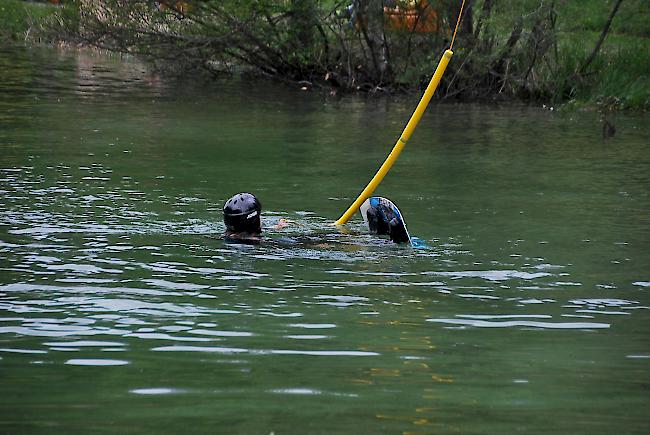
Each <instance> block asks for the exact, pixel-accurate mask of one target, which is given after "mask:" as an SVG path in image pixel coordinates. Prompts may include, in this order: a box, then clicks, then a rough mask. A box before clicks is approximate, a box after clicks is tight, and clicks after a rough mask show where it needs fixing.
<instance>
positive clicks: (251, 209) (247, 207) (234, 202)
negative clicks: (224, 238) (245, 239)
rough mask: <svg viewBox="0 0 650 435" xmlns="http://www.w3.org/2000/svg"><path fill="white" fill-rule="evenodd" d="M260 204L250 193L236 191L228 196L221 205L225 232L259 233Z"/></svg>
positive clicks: (260, 227) (260, 225) (260, 230)
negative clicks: (231, 195) (236, 192)
mask: <svg viewBox="0 0 650 435" xmlns="http://www.w3.org/2000/svg"><path fill="white" fill-rule="evenodd" d="M261 213H262V204H261V203H260V201H259V200H258V199H257V198H256V197H255V195H253V194H250V193H238V194H236V195H235V196H233V197H232V198H230V199H229V200H228V201H226V203H225V204H224V206H223V222H224V223H225V224H226V233H227V234H230V235H232V234H233V233H247V234H260V233H261V232H262V222H261V220H260V214H261Z"/></svg>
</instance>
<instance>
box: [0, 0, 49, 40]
mask: <svg viewBox="0 0 650 435" xmlns="http://www.w3.org/2000/svg"><path fill="white" fill-rule="evenodd" d="M56 9H57V8H56V7H55V6H51V5H47V4H43V3H27V2H24V1H19V0H2V1H1V2H0V41H2V40H12V41H20V40H25V38H26V37H27V33H28V32H29V30H30V29H31V28H32V27H33V25H34V24H35V23H38V22H40V21H41V20H43V19H44V18H45V17H47V16H49V15H51V14H52V13H54V12H55V11H56Z"/></svg>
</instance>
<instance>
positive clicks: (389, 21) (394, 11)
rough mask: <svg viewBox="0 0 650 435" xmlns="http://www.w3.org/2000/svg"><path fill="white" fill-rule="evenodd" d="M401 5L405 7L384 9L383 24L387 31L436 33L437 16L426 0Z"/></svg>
mask: <svg viewBox="0 0 650 435" xmlns="http://www.w3.org/2000/svg"><path fill="white" fill-rule="evenodd" d="M402 3H403V4H406V6H399V5H398V6H395V7H387V6H385V7H384V24H385V26H386V28H387V29H390V30H403V31H407V32H416V33H433V32H437V31H438V14H437V12H436V11H435V9H433V7H431V5H430V4H429V2H428V1H427V0H419V1H417V0H415V1H407V2H402Z"/></svg>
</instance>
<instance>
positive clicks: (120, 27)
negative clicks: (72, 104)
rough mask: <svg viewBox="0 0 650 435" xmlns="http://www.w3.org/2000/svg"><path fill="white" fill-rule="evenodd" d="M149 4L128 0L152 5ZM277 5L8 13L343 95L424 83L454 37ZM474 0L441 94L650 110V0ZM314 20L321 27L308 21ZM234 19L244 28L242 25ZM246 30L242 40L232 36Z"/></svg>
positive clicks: (8, 18)
mask: <svg viewBox="0 0 650 435" xmlns="http://www.w3.org/2000/svg"><path fill="white" fill-rule="evenodd" d="M139 3H141V2H138V1H134V2H132V3H130V4H129V6H128V7H126V8H127V9H129V8H135V7H139V8H142V7H149V6H143V5H145V3H142V4H139ZM177 3H178V2H177ZM181 3H182V2H181ZM248 3H251V4H253V3H254V2H248ZM275 3H277V5H275V9H270V10H268V11H263V13H262V12H251V10H248V9H246V8H243V7H240V8H239V9H233V10H229V11H227V12H228V13H229V14H230V15H228V20H230V21H228V20H226V21H224V22H221V21H219V20H220V19H222V18H223V16H224V15H223V14H222V11H217V12H215V11H213V10H203V11H197V10H196V9H194V10H185V9H182V8H181V9H176V10H174V9H170V7H166V8H161V6H160V2H159V5H158V6H157V7H156V8H154V9H149V10H148V12H146V13H147V14H149V15H147V17H148V19H147V20H146V21H147V24H146V25H145V24H143V22H142V21H133V20H132V19H131V18H129V17H130V16H131V15H130V14H129V13H128V12H129V11H125V10H123V8H122V9H120V10H119V11H118V10H117V9H115V10H114V11H111V9H110V4H111V1H107V2H105V4H106V5H107V6H103V7H102V9H101V10H98V9H97V8H96V7H93V6H84V4H86V5H88V4H90V3H84V2H75V3H70V4H68V5H64V6H63V7H57V6H53V5H50V4H46V3H34V2H24V1H18V0H7V1H6V2H4V3H3V6H2V9H3V13H2V14H0V21H1V22H0V25H2V29H4V30H3V31H2V33H0V40H2V41H3V42H4V43H15V42H23V41H27V42H28V43H33V42H40V41H43V40H48V41H66V42H70V43H74V44H81V45H89V46H95V47H101V48H102V49H109V50H114V51H120V52H128V53H133V54H137V55H139V56H141V57H143V58H146V59H148V60H150V61H151V62H152V63H154V64H155V65H156V67H157V68H160V69H163V70H165V71H167V72H172V73H174V74H185V75H188V74H189V75H196V74H198V73H199V72H202V73H206V72H207V73H209V74H212V75H224V74H238V73H240V72H242V71H245V72H246V73H253V74H260V75H264V76H267V77H272V78H275V79H279V80H282V81H288V82H292V83H295V84H296V85H297V86H300V87H304V88H306V89H313V88H324V89H325V91H329V92H332V93H334V94H343V93H346V92H369V93H376V92H380V93H383V92H390V93H402V92H416V93H418V92H421V89H422V88H423V87H424V86H426V83H427V82H428V79H429V77H430V74H431V72H432V71H433V70H434V69H435V67H436V65H437V62H438V60H439V53H440V52H442V50H444V48H445V47H446V46H447V44H448V41H447V38H448V35H447V34H446V33H445V31H444V29H443V28H442V27H441V28H440V30H439V31H438V32H437V33H430V34H412V33H408V32H406V33H405V32H398V31H392V32H387V31H384V34H385V38H386V39H385V40H384V41H383V44H384V46H385V48H386V50H385V51H386V52H385V53H383V52H381V50H380V51H379V52H377V53H374V55H375V56H374V57H373V51H372V50H370V48H372V47H375V46H376V44H374V45H373V43H372V41H371V36H372V35H370V31H371V30H372V29H370V27H368V29H367V32H366V30H364V29H361V30H356V29H355V28H354V27H351V26H350V25H351V21H348V18H341V16H342V13H341V11H340V10H338V9H332V10H330V11H329V12H328V11H327V10H324V9H322V8H325V7H326V6H323V5H321V6H319V7H320V8H321V9H317V8H316V6H315V4H314V5H312V7H311V9H310V8H308V9H306V10H293V9H290V8H289V9H286V8H285V9H282V7H280V6H281V4H283V3H282V2H275ZM275 3H274V2H271V4H275ZM307 3H310V2H307ZM325 3H327V2H325ZM528 3H530V4H528ZM175 4H176V3H174V5H175ZM471 4H472V6H473V16H474V21H473V22H472V17H471V16H469V17H468V16H466V17H465V20H466V22H467V23H468V25H469V27H470V28H469V29H468V28H464V29H463V28H461V30H462V31H461V34H460V36H459V40H458V42H457V45H456V47H455V53H456V55H455V59H454V62H452V64H451V65H450V67H449V70H448V72H447V73H446V74H445V76H444V77H443V81H442V84H441V87H440V90H439V91H438V93H437V94H436V98H441V99H448V100H458V101H477V100H480V101H486V100H487V101H525V102H529V103H533V104H539V105H542V104H545V105H548V106H553V107H556V108H565V109H573V110H575V109H588V110H600V111H611V110H635V111H648V110H650V77H649V75H648V73H647V72H648V71H650V55H649V54H648V53H650V26H649V25H648V24H647V22H648V17H649V16H650V8H649V7H648V6H647V4H645V3H644V2H642V1H639V0H627V1H625V2H622V3H619V2H618V1H617V0H609V1H601V0H589V1H585V2H580V4H575V3H571V2H561V3H559V4H557V5H555V3H554V2H551V3H550V4H546V3H544V2H543V3H542V4H541V5H539V4H538V2H537V3H536V4H535V5H533V2H528V1H524V2H521V4H518V7H517V8H510V9H508V8H506V7H504V6H503V5H500V4H493V2H491V1H488V0H485V1H474V2H471ZM172 6H173V5H172ZM258 6H259V5H258ZM332 7H333V6H332ZM76 8H81V9H76ZM93 8H95V9H93ZM81 12H83V14H82V13H81ZM139 12H142V10H139ZM199 12H200V14H199ZM267 12H268V14H267V15H264V13H267ZM438 12H439V14H438V15H437V16H438V22H439V23H440V26H444V25H446V24H445V23H448V22H449V21H450V20H449V19H448V18H444V17H443V16H447V15H448V14H447V13H446V12H445V11H438ZM443 12H444V13H443ZM524 12H526V14H523V13H524ZM612 12H614V13H612ZM298 13H300V14H302V15H301V16H302V18H303V20H302V21H299V22H298V21H296V18H295V16H296V14H298ZM247 14H249V15H250V14H252V15H254V14H260V17H259V18H258V19H257V21H256V22H255V25H253V26H251V27H246V26H248V25H249V22H248V21H251V20H248V21H246V19H245V17H248V16H249V15H247ZM269 14H270V15H269ZM522 14H523V15H522ZM80 16H84V17H86V18H84V20H85V21H83V22H82V19H81V18H80ZM88 17H91V18H88ZM206 18H209V19H211V20H213V21H211V22H210V23H211V24H210V25H209V26H206V25H205V24H202V23H205V22H206ZM305 20H307V21H305ZM445 20H446V21H445ZM305 22H311V24H312V25H313V26H312V27H313V28H312V27H310V28H309V29H305V28H304V24H305ZM269 23H270V24H269ZM242 26H244V27H242ZM233 28H236V29H241V31H238V32H231V30H232V29H233ZM604 30H606V32H604ZM364 32H365V33H364ZM603 32H604V33H605V34H604V35H603ZM234 33H237V37H236V39H233V40H231V39H229V38H231V36H232V34H234ZM242 35H243V36H242ZM364 38H366V39H367V41H365V42H364ZM263 41H264V42H263ZM599 41H600V42H601V43H600V44H599ZM388 49H390V50H388ZM431 53H434V54H433V55H432V54H431ZM384 55H386V56H384ZM388 55H390V56H388ZM382 56H384V57H386V60H385V64H384V65H383V66H382V65H380V64H381V62H379V60H378V59H380V58H382ZM388 59H390V61H389V60H388Z"/></svg>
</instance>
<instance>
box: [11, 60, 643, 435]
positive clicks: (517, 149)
mask: <svg viewBox="0 0 650 435" xmlns="http://www.w3.org/2000/svg"><path fill="white" fill-rule="evenodd" d="M325 94H326V92H324V93H320V92H302V91H300V90H297V89H294V88H291V87H286V86H282V85H277V84H270V83H267V82H255V81H251V82H239V81H224V82H220V81H216V82H212V83H208V84H206V83H200V82H192V81H181V82H177V81H170V80H165V79H161V78H159V77H157V76H155V75H154V74H151V73H150V72H148V71H147V70H146V69H144V68H143V66H142V65H140V64H139V63H137V62H135V61H133V60H121V59H119V58H116V57H108V56H101V55H98V54H93V53H88V52H83V51H81V52H73V51H68V52H63V51H57V50H53V49H43V50H24V49H3V50H2V51H0V150H1V154H0V194H1V197H0V198H1V202H0V392H1V393H2V394H0V433H11V434H14V433H47V434H51V433H65V434H69V433H83V434H86V433H125V434H144V433H245V434H269V433H275V434H289V433H294V434H305V433H310V434H311V433H328V434H329V433H413V434H415V433H512V432H527V433H543V432H548V433H590V434H591V433H620V432H623V433H643V432H646V431H647V430H648V423H650V418H649V417H648V405H649V404H650V403H649V402H650V400H649V395H648V389H649V387H650V372H649V368H650V342H649V339H648V325H649V322H648V321H649V319H650V317H649V313H648V306H650V296H649V295H648V292H649V291H650V249H649V247H650V245H649V242H650V197H649V193H650V148H649V142H648V138H649V137H650V126H649V123H648V120H649V118H648V116H647V115H623V114H621V115H615V116H612V121H613V122H614V123H615V124H616V127H617V134H616V136H615V137H614V138H612V139H609V140H607V141H605V140H603V139H602V137H601V129H600V124H599V119H598V115H596V114H592V113H570V114H566V113H557V112H555V111H548V110H542V109H539V108H528V107H495V106H481V105H433V106H432V107H430V108H429V110H428V111H427V113H426V115H425V116H424V118H423V119H422V122H421V124H420V126H419V127H418V130H417V131H416V133H415V134H414V136H413V137H412V139H411V141H410V143H409V145H408V147H407V148H406V150H405V152H404V153H403V155H402V157H401V158H400V160H399V162H398V163H397V165H396V166H395V167H394V168H393V170H392V171H391V173H390V174H389V176H388V177H387V178H386V180H385V181H384V183H383V184H382V185H381V187H380V189H379V191H378V192H377V193H378V194H381V195H383V196H387V197H389V198H391V199H392V200H393V201H395V202H396V203H397V204H398V205H399V206H400V208H401V209H402V212H403V213H404V214H405V216H406V222H407V224H408V226H409V230H410V232H411V234H413V235H416V236H418V237H419V238H420V239H423V240H425V241H426V244H427V247H426V248H422V249H413V248H409V247H404V246H396V245H393V244H391V243H390V242H389V241H387V240H385V239H380V238H378V237H373V236H370V235H367V234H366V233H365V231H364V228H363V225H362V222H361V220H360V219H359V217H358V216H357V217H355V219H354V220H353V221H352V222H351V223H350V224H349V225H347V227H346V228H347V230H345V231H344V230H342V229H341V230H339V229H337V228H335V227H333V226H332V225H330V224H331V222H332V221H333V220H335V219H336V218H338V216H339V215H340V214H341V213H342V212H343V211H344V210H345V208H347V206H348V205H349V203H350V202H351V200H353V199H354V198H355V197H356V195H357V194H358V192H359V191H360V190H361V188H362V187H363V186H364V185H365V183H366V182H367V181H368V179H369V178H370V176H371V175H372V174H373V173H374V171H375V170H376V168H377V167H378V165H379V164H380V163H381V162H382V161H383V159H384V157H385V156H386V154H387V153H388V151H389V149H390V147H391V146H392V144H393V143H394V140H395V138H396V137H397V136H398V134H399V133H400V132H401V129H402V128H403V125H404V123H405V122H406V120H407V119H408V116H409V115H410V112H411V110H412V109H413V107H414V105H415V103H416V100H415V97H414V98H412V99H399V100H398V99H391V98H365V97H363V96H344V97H343V98H342V99H334V98H331V97H329V96H326V95H325ZM239 191H250V192H254V193H255V194H256V195H257V196H258V197H259V198H260V199H261V201H262V204H263V207H264V223H265V225H266V226H267V227H270V226H272V225H273V224H274V223H276V222H277V221H278V220H279V219H280V218H286V219H290V220H292V221H294V222H295V225H293V226H291V227H289V228H287V229H286V230H285V231H284V232H273V231H267V240H266V241H265V242H264V243H262V244H261V245H259V246H242V245H232V244H226V243H224V242H223V241H222V240H218V239H215V238H210V237H209V236H211V235H218V234H220V233H221V232H222V231H223V229H224V227H223V224H222V223H221V207H222V205H223V202H224V201H225V199H227V198H228V197H229V196H230V195H232V194H234V193H236V192H239Z"/></svg>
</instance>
